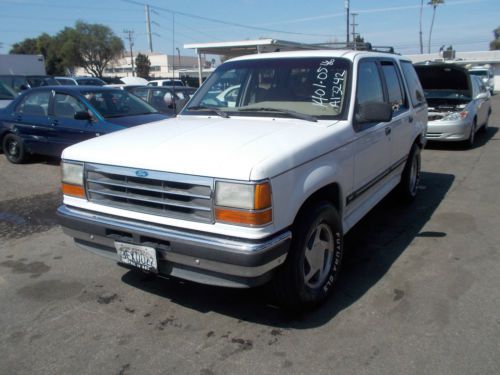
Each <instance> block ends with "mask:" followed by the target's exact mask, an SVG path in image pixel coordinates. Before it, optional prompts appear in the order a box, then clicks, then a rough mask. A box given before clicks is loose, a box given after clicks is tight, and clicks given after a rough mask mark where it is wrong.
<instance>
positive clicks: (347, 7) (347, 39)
mask: <svg viewBox="0 0 500 375" xmlns="http://www.w3.org/2000/svg"><path fill="white" fill-rule="evenodd" d="M344 6H345V11H346V14H347V17H346V34H345V40H346V45H347V44H349V0H345V1H344Z"/></svg>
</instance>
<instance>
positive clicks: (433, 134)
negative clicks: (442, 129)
mask: <svg viewBox="0 0 500 375" xmlns="http://www.w3.org/2000/svg"><path fill="white" fill-rule="evenodd" d="M442 135H443V133H429V132H427V134H426V136H427V138H439V137H441V136H442Z"/></svg>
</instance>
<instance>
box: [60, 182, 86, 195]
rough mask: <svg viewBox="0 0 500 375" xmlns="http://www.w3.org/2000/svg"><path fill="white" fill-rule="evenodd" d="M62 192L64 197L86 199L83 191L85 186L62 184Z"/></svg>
mask: <svg viewBox="0 0 500 375" xmlns="http://www.w3.org/2000/svg"><path fill="white" fill-rule="evenodd" d="M62 192H63V194H64V195H70V196H72V197H78V198H85V190H84V189H83V186H78V185H70V184H62Z"/></svg>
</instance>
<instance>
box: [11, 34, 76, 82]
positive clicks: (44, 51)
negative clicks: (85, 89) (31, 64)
mask: <svg viewBox="0 0 500 375" xmlns="http://www.w3.org/2000/svg"><path fill="white" fill-rule="evenodd" d="M10 53H12V54H22V55H43V57H44V59H45V70H46V72H47V74H52V75H59V74H64V73H65V71H66V66H64V64H63V61H62V58H61V55H60V52H59V47H58V43H57V41H56V40H55V39H54V38H53V37H51V36H50V35H49V34H46V33H43V34H41V35H40V36H38V37H36V38H28V39H25V40H23V41H21V42H19V43H15V44H14V45H13V46H12V48H11V50H10Z"/></svg>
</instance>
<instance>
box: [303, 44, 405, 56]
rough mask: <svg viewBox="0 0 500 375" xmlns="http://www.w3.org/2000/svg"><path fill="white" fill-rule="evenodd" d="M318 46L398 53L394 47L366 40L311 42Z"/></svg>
mask: <svg viewBox="0 0 500 375" xmlns="http://www.w3.org/2000/svg"><path fill="white" fill-rule="evenodd" d="M310 45H311V46H314V47H316V48H326V49H350V50H354V51H371V52H385V53H394V54H395V53H396V52H394V47H390V46H372V44H371V43H365V42H331V43H315V44H310Z"/></svg>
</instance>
